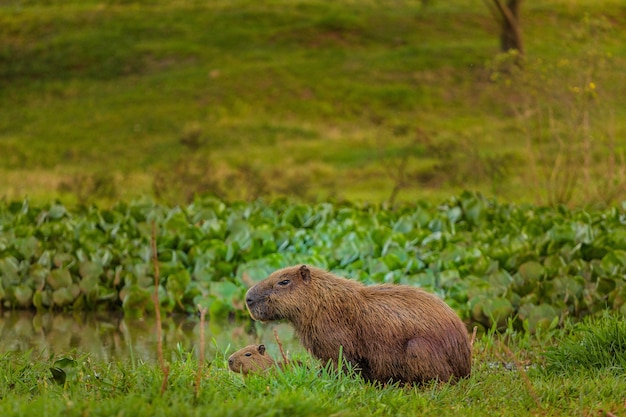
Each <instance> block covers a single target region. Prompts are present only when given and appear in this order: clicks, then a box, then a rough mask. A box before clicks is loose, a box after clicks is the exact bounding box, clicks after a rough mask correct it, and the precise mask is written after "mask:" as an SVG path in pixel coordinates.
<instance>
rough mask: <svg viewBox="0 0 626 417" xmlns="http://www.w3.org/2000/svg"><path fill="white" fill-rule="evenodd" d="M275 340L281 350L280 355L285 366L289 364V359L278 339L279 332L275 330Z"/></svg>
mask: <svg viewBox="0 0 626 417" xmlns="http://www.w3.org/2000/svg"><path fill="white" fill-rule="evenodd" d="M274 339H276V343H278V349H280V354H281V355H282V357H283V361H284V362H285V364H288V363H289V359H287V355H285V351H284V350H283V342H281V341H280V339H279V338H278V331H277V330H276V329H274Z"/></svg>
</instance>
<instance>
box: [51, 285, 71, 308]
mask: <svg viewBox="0 0 626 417" xmlns="http://www.w3.org/2000/svg"><path fill="white" fill-rule="evenodd" d="M52 302H53V303H54V305H55V306H57V307H65V306H67V305H69V304H72V303H73V302H74V296H73V295H72V291H70V288H69V287H64V288H59V289H58V290H55V291H53V292H52Z"/></svg>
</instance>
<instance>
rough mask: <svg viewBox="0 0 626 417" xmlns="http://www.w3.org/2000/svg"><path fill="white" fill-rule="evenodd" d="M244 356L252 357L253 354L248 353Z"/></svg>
mask: <svg viewBox="0 0 626 417" xmlns="http://www.w3.org/2000/svg"><path fill="white" fill-rule="evenodd" d="M244 356H252V353H250V352H246V353H245V354H244Z"/></svg>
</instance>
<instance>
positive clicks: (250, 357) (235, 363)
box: [228, 345, 276, 375]
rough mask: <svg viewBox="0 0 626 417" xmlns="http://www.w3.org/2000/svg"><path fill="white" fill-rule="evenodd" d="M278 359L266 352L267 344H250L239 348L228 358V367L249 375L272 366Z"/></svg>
mask: <svg viewBox="0 0 626 417" xmlns="http://www.w3.org/2000/svg"><path fill="white" fill-rule="evenodd" d="M275 364H276V361H274V359H272V358H271V357H270V356H269V355H267V354H266V353H265V345H249V346H246V347H244V348H241V349H239V350H238V351H236V352H235V353H233V354H232V355H230V357H229V358H228V367H229V368H230V370H231V371H233V372H240V373H242V374H243V375H248V374H249V373H250V372H260V371H265V370H266V369H269V368H271V367H272V366H274V365H275Z"/></svg>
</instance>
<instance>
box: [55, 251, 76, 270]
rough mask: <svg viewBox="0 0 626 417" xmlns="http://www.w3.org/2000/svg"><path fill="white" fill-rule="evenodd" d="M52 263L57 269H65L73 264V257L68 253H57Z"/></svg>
mask: <svg viewBox="0 0 626 417" xmlns="http://www.w3.org/2000/svg"><path fill="white" fill-rule="evenodd" d="M52 262H53V263H54V266H56V267H57V268H62V267H64V266H65V267H67V266H68V265H69V264H71V263H73V262H74V256H73V255H72V254H70V253H65V252H57V253H55V254H54V256H53V258H52Z"/></svg>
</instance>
